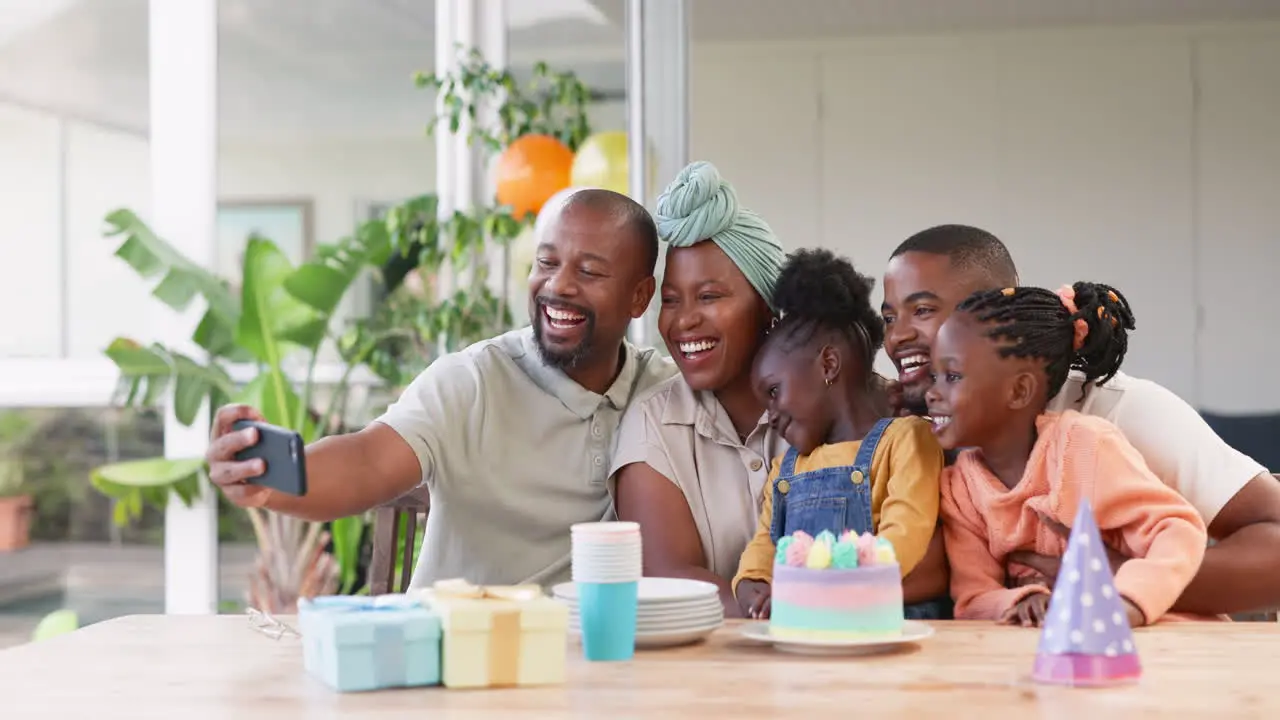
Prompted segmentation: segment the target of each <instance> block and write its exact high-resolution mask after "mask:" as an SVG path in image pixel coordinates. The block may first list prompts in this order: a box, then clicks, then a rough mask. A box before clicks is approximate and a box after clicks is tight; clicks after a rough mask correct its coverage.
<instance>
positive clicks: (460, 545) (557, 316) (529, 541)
mask: <svg viewBox="0 0 1280 720" xmlns="http://www.w3.org/2000/svg"><path fill="white" fill-rule="evenodd" d="M657 257H658V235H657V229H656V227H655V226H654V222H653V219H652V217H650V215H649V213H648V212H647V211H646V210H645V209H644V208H643V207H641V206H640V205H638V204H636V203H635V202H634V201H633V200H631V199H630V198H628V197H626V196H625V195H620V194H618V193H614V192H610V191H607V190H579V191H575V192H572V193H567V194H565V195H563V196H560V197H558V198H557V199H556V200H555V201H554V202H553V203H551V204H550V206H549V207H547V208H545V209H544V210H543V213H542V216H541V217H540V219H539V223H538V248H537V255H536V258H535V260H534V264H533V269H532V271H531V273H530V275H529V307H530V314H531V315H532V317H533V319H532V322H531V326H530V327H526V328H523V329H520V330H513V331H511V332H508V333H506V334H504V335H500V336H498V337H496V338H493V339H491V340H485V341H483V342H480V343H476V344H475V345H472V346H471V347H469V348H467V349H465V350H463V351H461V352H457V353H454V354H452V355H447V356H445V357H442V358H440V359H439V360H436V361H435V362H434V363H432V364H431V365H430V366H429V367H428V368H427V369H426V370H425V371H423V373H422V374H421V375H419V376H418V377H417V379H415V380H414V381H413V383H412V384H411V385H410V386H409V387H408V388H407V389H406V390H405V391H404V394H403V395H401V396H400V399H399V400H398V401H396V403H395V404H393V405H392V406H391V407H390V408H388V409H387V411H386V413H385V414H384V415H382V416H381V417H380V418H378V419H377V420H376V421H375V422H373V423H370V425H369V426H368V427H366V428H365V429H363V430H361V431H359V432H356V433H352V434H349V435H342V436H336V437H330V438H326V439H324V440H321V441H319V442H317V443H314V444H312V445H311V446H309V447H308V448H307V451H306V464H307V467H306V472H307V480H308V485H309V488H308V493H307V495H306V496H303V497H295V496H291V495H285V494H282V493H278V492H273V491H271V490H269V489H267V488H263V487H261V486H257V485H253V484H249V483H247V482H246V481H248V480H250V479H251V478H253V477H254V476H256V475H259V474H261V473H262V471H263V467H262V465H261V464H260V462H259V461H256V460H254V461H247V462H237V461H236V460H235V453H236V452H237V451H239V450H241V449H243V448H245V447H248V446H250V445H252V444H253V443H254V442H255V441H256V438H255V437H254V434H253V431H252V430H249V431H239V432H235V431H232V429H231V425H232V423H233V422H235V421H236V420H238V419H241V418H249V419H261V417H260V415H259V414H258V413H257V411H256V410H254V409H252V408H248V407H245V406H229V407H224V408H222V409H220V410H219V411H218V414H217V416H216V418H215V420H214V428H213V438H214V439H213V442H212V443H211V444H210V447H209V451H208V454H207V459H208V461H209V466H210V477H211V479H212V480H213V482H214V483H215V484H217V485H218V486H219V487H220V488H221V489H222V490H223V492H224V494H225V495H226V496H227V497H228V498H229V499H230V500H231V501H232V502H234V503H236V504H237V505H241V506H249V507H265V508H267V509H269V510H273V511H276V512H280V513H284V514H287V515H294V516H298V517H302V518H306V519H309V520H332V519H334V518H340V517H346V516H349V515H355V514H358V513H362V512H364V511H366V510H369V509H370V508H373V507H376V506H377V505H380V504H382V503H384V502H387V501H389V500H392V499H394V498H396V497H399V496H400V495H403V494H404V493H407V492H409V491H410V490H412V489H413V488H414V487H416V486H418V485H425V486H426V487H427V488H428V490H429V492H430V494H431V513H430V514H429V515H428V519H427V531H426V538H425V540H424V541H423V549H422V554H421V556H420V557H419V560H418V566H417V568H416V572H415V573H414V576H413V585H414V586H423V585H427V584H430V583H432V582H433V581H435V580H438V579H441V578H449V577H465V578H467V579H468V580H470V581H471V582H474V583H481V584H517V583H525V582H530V583H539V584H544V585H545V584H552V583H556V582H560V581H563V580H566V579H568V575H569V526H570V525H573V524H574V523H578V522H591V521H598V520H601V519H606V518H608V517H609V516H610V515H611V513H612V510H611V509H610V500H609V495H608V493H607V492H606V490H605V479H606V475H607V472H608V469H609V456H610V454H611V452H612V450H613V442H614V441H613V437H614V433H615V431H616V430H617V427H618V422H619V421H620V419H621V417H622V411H623V410H624V409H626V407H627V405H628V404H629V403H630V402H631V399H632V398H633V397H634V396H636V395H637V394H638V393H641V392H643V391H644V390H646V389H648V388H649V387H651V386H653V385H656V384H657V383H659V382H661V381H662V380H665V379H667V378H669V377H671V376H672V375H673V374H674V372H675V370H674V367H673V366H672V365H671V363H670V362H669V361H667V360H665V359H663V358H662V357H661V356H659V355H657V354H656V353H655V352H654V351H653V350H651V349H645V350H640V349H637V348H636V347H634V346H632V345H631V344H630V343H627V342H626V341H625V336H626V331H627V326H628V325H629V324H630V322H631V320H632V319H633V318H638V317H640V316H641V315H642V314H643V313H644V311H645V308H647V307H648V305H649V301H650V299H651V298H652V297H653V293H654V277H653V272H654V265H655V263H656V261H657Z"/></svg>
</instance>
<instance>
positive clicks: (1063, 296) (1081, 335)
mask: <svg viewBox="0 0 1280 720" xmlns="http://www.w3.org/2000/svg"><path fill="white" fill-rule="evenodd" d="M1058 299H1059V300H1061V301H1062V305H1063V306H1064V307H1066V308H1067V312H1069V313H1071V317H1072V318H1074V322H1072V324H1071V325H1072V329H1073V330H1074V332H1075V336H1074V337H1073V338H1072V340H1071V350H1072V351H1073V352H1079V351H1080V348H1082V347H1084V341H1085V338H1087V337H1089V323H1087V322H1085V321H1084V318H1082V317H1078V316H1079V314H1080V311H1079V310H1077V309H1076V290H1075V288H1073V287H1071V286H1070V285H1063V286H1062V287H1060V288H1058Z"/></svg>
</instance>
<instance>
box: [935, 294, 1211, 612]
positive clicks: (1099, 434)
mask: <svg viewBox="0 0 1280 720" xmlns="http://www.w3.org/2000/svg"><path fill="white" fill-rule="evenodd" d="M1133 329H1134V320H1133V312H1132V310H1131V309H1130V307H1129V303H1128V301H1127V300H1125V298H1124V296H1123V295H1121V294H1120V292H1119V291H1117V290H1115V289H1114V288H1111V287H1108V286H1106V285H1101V284H1095V283H1087V282H1079V283H1076V284H1074V285H1071V286H1066V287H1063V288H1062V289H1060V290H1059V291H1058V292H1056V293H1054V292H1051V291H1049V290H1044V289H1041V288H1033V287H1010V288H1005V289H1003V290H990V291H983V292H979V293H975V294H973V295H971V296H970V297H968V298H967V299H966V300H964V301H963V302H962V303H961V304H960V305H959V307H957V308H956V312H954V313H953V314H952V315H951V316H950V317H949V318H948V319H947V320H946V322H944V323H943V325H942V326H941V327H940V328H939V330H938V334H937V337H936V338H935V340H934V344H933V349H932V353H931V354H932V364H933V367H932V369H933V386H932V387H931V388H930V390H929V391H928V393H927V394H926V396H925V397H926V400H927V402H928V406H929V412H930V415H931V416H932V421H933V427H934V433H935V434H936V435H937V437H938V440H939V441H940V442H941V444H942V446H943V447H944V448H948V449H952V448H963V451H962V452H961V453H960V455H959V457H958V458H957V459H956V462H955V464H954V465H953V466H951V467H948V468H947V469H946V470H945V471H944V472H943V476H942V481H941V490H942V505H941V508H940V511H941V514H942V517H943V534H944V537H945V540H946V547H947V557H948V559H949V560H950V564H951V594H952V596H953V597H954V599H955V601H956V610H955V613H956V617H957V618H967V619H989V620H997V621H1001V622H1005V623H1014V624H1022V625H1026V626H1030V625H1039V624H1040V623H1041V621H1042V620H1043V618H1044V614H1045V612H1046V611H1047V609H1048V605H1049V590H1048V588H1047V584H1046V583H1042V582H1038V578H1037V577H1035V575H1034V571H1032V570H1031V569H1030V568H1026V572H1021V569H1022V568H1021V566H1019V565H1017V564H1016V563H1015V564H1012V565H1011V566H1010V567H1011V569H1010V571H1009V572H1010V573H1013V574H1014V575H1015V576H1016V577H1013V578H1010V577H1007V576H1006V570H1005V568H1006V559H1007V558H1008V556H1009V555H1010V554H1011V553H1013V552H1016V551H1032V552H1035V553H1039V554H1042V555H1050V556H1057V557H1061V555H1062V554H1063V553H1064V552H1065V550H1066V540H1065V539H1064V537H1063V535H1062V533H1061V532H1060V530H1058V529H1055V528H1061V526H1065V525H1066V524H1068V523H1070V522H1071V520H1072V519H1073V518H1074V516H1075V513H1076V509H1077V507H1078V505H1079V504H1080V502H1081V500H1082V499H1084V498H1088V500H1089V501H1090V503H1091V505H1092V506H1093V509H1094V513H1095V515H1096V517H1097V521H1098V528H1099V530H1100V531H1101V533H1102V539H1103V542H1104V543H1106V544H1107V545H1108V546H1110V547H1111V548H1113V549H1114V550H1116V551H1118V553H1119V554H1120V555H1123V556H1125V557H1128V558H1132V559H1130V560H1127V561H1124V562H1123V564H1121V565H1120V567H1119V568H1115V587H1116V590H1117V591H1118V592H1119V594H1120V596H1121V597H1122V598H1123V599H1124V600H1125V604H1126V607H1127V608H1128V612H1129V616H1130V617H1129V619H1130V622H1131V623H1132V624H1134V625H1135V626H1136V625H1143V624H1149V623H1154V622H1155V621H1157V620H1159V619H1160V618H1161V617H1162V616H1164V615H1165V613H1166V612H1167V611H1168V610H1169V608H1170V607H1171V606H1172V605H1173V603H1174V601H1175V600H1176V599H1177V598H1178V596H1179V595H1180V594H1181V593H1182V591H1183V589H1184V588H1185V587H1186V586H1187V584H1188V583H1189V582H1190V581H1191V578H1192V577H1193V576H1194V575H1195V573H1196V570H1197V569H1198V568H1199V566H1200V561H1201V559H1202V558H1203V557H1204V551H1205V545H1206V542H1207V536H1206V534H1205V526H1204V521H1203V520H1201V518H1200V515H1199V513H1198V512H1196V510H1195V508H1194V507H1192V506H1191V504H1190V503H1188V502H1187V501H1186V500H1185V499H1183V498H1182V496H1180V495H1179V494H1178V493H1177V492H1175V491H1173V490H1172V489H1170V488H1169V487H1168V486H1166V485H1165V484H1164V483H1163V482H1161V481H1160V479H1159V478H1157V477H1156V476H1155V474H1154V473H1152V472H1151V470H1150V469H1149V468H1148V467H1147V465H1146V463H1145V462H1144V461H1143V459H1142V456H1141V455H1140V454H1139V453H1138V452H1137V451H1136V450H1135V449H1134V448H1133V446H1132V445H1130V444H1129V443H1128V441H1127V440H1125V438H1124V436H1123V435H1122V434H1121V433H1120V431H1119V429H1118V428H1116V427H1115V426H1114V425H1112V424H1111V423H1109V422H1107V421H1105V420H1103V419H1101V418H1098V417H1093V416H1086V415H1082V414H1080V413H1078V412H1076V411H1074V410H1067V411H1065V412H1062V413H1051V412H1046V408H1047V406H1048V404H1049V401H1050V400H1051V399H1052V398H1053V397H1054V396H1055V395H1057V394H1058V392H1059V391H1060V390H1061V389H1062V387H1063V384H1064V383H1065V381H1066V379H1067V373H1068V372H1069V371H1070V370H1073V369H1074V370H1078V371H1080V372H1081V373H1083V374H1084V376H1085V378H1086V381H1094V382H1096V383H1098V384H1102V383H1105V382H1106V381H1107V380H1109V379H1111V378H1112V377H1114V376H1115V374H1116V372H1117V371H1118V370H1119V369H1120V363H1121V362H1122V361H1123V360H1124V356H1125V352H1126V350H1127V349H1128V333H1129V331H1131V330H1133Z"/></svg>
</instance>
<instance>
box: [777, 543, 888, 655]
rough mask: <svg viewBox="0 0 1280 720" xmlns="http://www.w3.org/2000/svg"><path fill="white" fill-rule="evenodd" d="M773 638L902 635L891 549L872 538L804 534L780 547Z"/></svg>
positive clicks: (779, 544) (818, 638)
mask: <svg viewBox="0 0 1280 720" xmlns="http://www.w3.org/2000/svg"><path fill="white" fill-rule="evenodd" d="M772 584H773V588H772V589H773V593H772V594H773V600H772V605H773V609H772V611H771V613H770V619H769V633H770V634H771V635H773V636H774V637H779V638H797V639H799V638H804V639H810V640H847V639H862V638H877V637H886V638H889V637H897V636H899V635H901V634H902V625H903V615H902V574H901V570H900V569H899V567H898V558H897V556H895V555H894V552H893V545H891V544H890V543H889V542H888V541H887V540H885V539H883V538H876V537H875V536H873V535H871V534H870V533H865V534H863V535H861V536H857V535H854V534H852V533H851V532H848V531H845V533H844V534H843V535H841V536H840V537H839V538H838V539H837V538H836V537H835V536H834V535H833V534H832V533H830V532H821V533H819V534H818V536H817V537H816V538H815V537H812V536H810V535H809V534H808V533H805V532H804V531H802V530H798V531H796V532H795V533H794V534H792V535H790V536H787V537H783V538H781V539H780V540H779V541H778V552H777V555H776V556H775V557H774V565H773V583H772Z"/></svg>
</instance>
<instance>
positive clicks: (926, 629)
mask: <svg viewBox="0 0 1280 720" xmlns="http://www.w3.org/2000/svg"><path fill="white" fill-rule="evenodd" d="M742 636H743V637H745V638H747V639H748V640H753V641H755V642H761V643H769V644H771V645H773V646H774V647H775V648H777V649H778V650H781V651H782V652H789V653H796V654H798V655H873V654H876V653H883V652H889V651H891V650H894V649H896V648H898V647H900V646H902V645H906V644H909V643H917V642H920V641H921V640H927V639H928V638H930V637H932V636H933V627H932V626H930V625H928V624H926V623H923V622H920V621H919V620H907V621H906V622H904V623H903V625H902V635H901V636H900V637H896V638H892V639H886V638H859V639H849V640H809V639H805V638H778V637H774V636H773V635H771V634H769V622H768V621H767V620H766V621H761V622H753V623H747V624H746V625H743V626H742Z"/></svg>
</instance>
